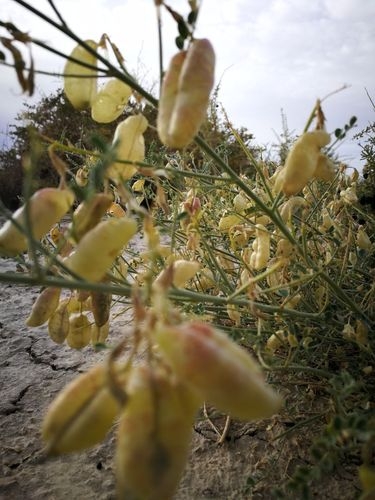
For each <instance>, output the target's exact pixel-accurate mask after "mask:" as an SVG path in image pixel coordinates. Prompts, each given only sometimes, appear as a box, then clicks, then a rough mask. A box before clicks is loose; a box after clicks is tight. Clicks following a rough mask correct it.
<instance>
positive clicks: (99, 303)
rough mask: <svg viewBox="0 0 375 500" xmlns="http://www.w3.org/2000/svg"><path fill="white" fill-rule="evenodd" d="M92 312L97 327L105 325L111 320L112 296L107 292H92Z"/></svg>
mask: <svg viewBox="0 0 375 500" xmlns="http://www.w3.org/2000/svg"><path fill="white" fill-rule="evenodd" d="M90 295H91V310H92V313H93V315H94V320H95V324H96V325H97V326H99V327H100V326H103V325H105V324H106V323H107V322H108V320H109V313H110V311H111V302H112V295H111V294H110V293H105V292H91V293H90Z"/></svg>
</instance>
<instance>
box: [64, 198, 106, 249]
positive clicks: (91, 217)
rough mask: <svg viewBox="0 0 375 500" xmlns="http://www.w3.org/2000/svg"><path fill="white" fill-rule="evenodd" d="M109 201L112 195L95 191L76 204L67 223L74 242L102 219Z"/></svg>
mask: <svg viewBox="0 0 375 500" xmlns="http://www.w3.org/2000/svg"><path fill="white" fill-rule="evenodd" d="M111 203H112V197H111V196H110V195H109V194H105V193H96V194H94V195H93V196H92V197H91V198H89V199H87V200H85V201H83V202H82V203H80V204H79V205H78V207H77V208H76V209H75V211H74V213H73V217H72V222H71V224H70V225H69V231H70V234H71V237H72V238H73V240H74V241H75V242H78V241H80V239H81V238H82V237H83V236H84V235H85V234H86V233H87V232H88V231H90V230H91V229H92V228H93V227H95V226H96V225H97V224H98V223H99V222H100V221H101V220H102V218H103V216H104V215H105V213H106V211H107V210H108V208H109V207H110V206H111Z"/></svg>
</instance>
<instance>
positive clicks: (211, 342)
mask: <svg viewBox="0 0 375 500" xmlns="http://www.w3.org/2000/svg"><path fill="white" fill-rule="evenodd" d="M155 340H156V343H157V345H158V348H159V349H160V352H161V354H162V355H163V356H164V357H165V359H166V361H167V363H168V364H169V365H170V366H171V368H172V370H173V371H174V372H175V373H176V374H177V376H178V377H179V378H180V379H181V380H182V381H183V382H184V383H186V385H188V386H189V387H190V388H191V389H192V390H194V391H195V392H196V393H197V394H198V395H199V396H200V397H201V398H202V399H203V400H204V401H207V402H209V403H211V404H213V405H214V406H215V407H216V408H217V409H218V410H220V411H222V412H224V413H227V414H229V415H231V416H233V417H234V418H238V419H241V420H251V419H258V418H266V417H270V416H271V415H272V414H274V413H275V412H276V411H277V410H278V409H279V407H280V404H281V398H280V396H279V395H278V394H276V393H275V392H274V391H273V390H272V389H271V388H270V387H269V386H268V385H266V383H265V382H264V379H263V376H262V373H261V370H260V367H259V365H258V364H257V363H256V361H255V360H253V358H252V357H251V356H250V355H249V354H248V353H247V352H246V351H245V350H244V349H243V348H241V347H240V346H238V345H237V344H236V343H235V342H233V341H232V340H230V339H229V337H227V335H225V334H224V333H223V332H221V331H219V330H217V329H215V328H213V327H212V326H210V325H207V324H205V323H202V322H199V321H192V322H186V323H182V324H180V325H176V326H168V325H165V324H162V325H160V326H159V327H158V329H157V331H156V333H155Z"/></svg>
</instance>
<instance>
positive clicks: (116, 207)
mask: <svg viewBox="0 0 375 500" xmlns="http://www.w3.org/2000/svg"><path fill="white" fill-rule="evenodd" d="M107 214H108V215H110V216H111V217H117V218H119V217H125V215H126V212H125V210H124V209H123V208H122V206H121V205H120V204H119V203H115V202H113V203H111V205H110V206H109V208H108V210H107Z"/></svg>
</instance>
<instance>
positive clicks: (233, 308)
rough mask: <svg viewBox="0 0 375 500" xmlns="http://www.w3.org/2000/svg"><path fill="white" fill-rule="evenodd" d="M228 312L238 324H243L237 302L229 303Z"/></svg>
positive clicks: (230, 317)
mask: <svg viewBox="0 0 375 500" xmlns="http://www.w3.org/2000/svg"><path fill="white" fill-rule="evenodd" d="M227 314H228V317H229V319H231V320H232V321H233V323H234V324H235V325H236V326H239V325H240V324H241V314H240V313H239V311H238V308H237V307H236V306H235V304H227Z"/></svg>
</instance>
